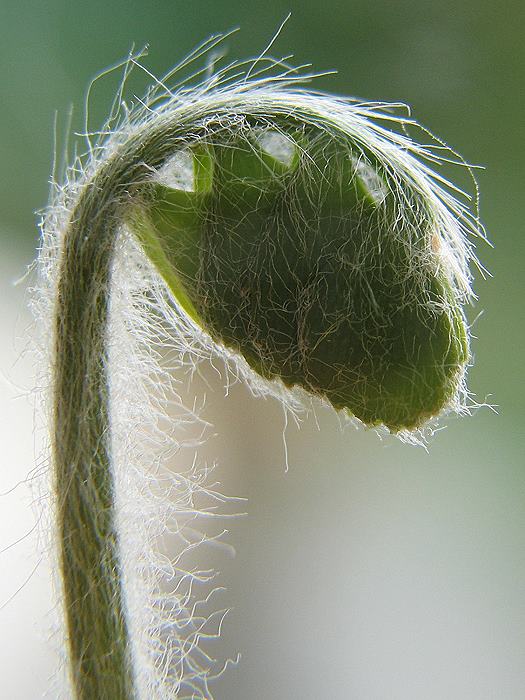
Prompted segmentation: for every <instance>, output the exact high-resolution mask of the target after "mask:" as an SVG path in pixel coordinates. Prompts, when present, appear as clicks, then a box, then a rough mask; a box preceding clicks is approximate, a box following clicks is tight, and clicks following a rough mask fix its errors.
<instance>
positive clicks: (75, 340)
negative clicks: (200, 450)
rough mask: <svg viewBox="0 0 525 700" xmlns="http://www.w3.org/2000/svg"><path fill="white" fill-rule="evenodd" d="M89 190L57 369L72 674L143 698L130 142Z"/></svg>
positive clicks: (59, 334) (61, 528) (98, 687)
mask: <svg viewBox="0 0 525 700" xmlns="http://www.w3.org/2000/svg"><path fill="white" fill-rule="evenodd" d="M121 151H123V152H121V153H118V154H116V155H115V156H113V157H112V158H111V159H110V160H109V161H107V162H106V164H105V165H104V166H103V167H102V168H101V170H100V171H99V173H98V174H96V175H95V177H94V178H93V179H92V180H91V181H90V182H89V183H88V184H87V185H86V187H85V188H84V190H83V192H82V194H81V196H80V199H79V201H78V204H77V206H76V208H75V210H74V211H73V214H72V216H71V220H70V223H69V226H68V229H67V231H66V234H65V240H64V247H63V252H62V261H61V268H60V273H59V282H58V291H57V305H56V319H55V334H56V335H55V352H56V355H55V357H56V364H55V368H54V380H55V383H54V441H53V447H54V468H55V488H56V495H57V515H58V535H59V542H60V558H61V567H62V578H63V592H64V598H65V600H64V604H65V605H64V607H65V613H66V620H67V634H68V641H69V650H70V671H71V676H72V683H73V688H74V691H75V694H76V697H77V699H78V700H131V699H133V698H135V697H136V692H135V690H134V682H133V674H132V670H131V652H130V644H129V635H128V630H127V624H126V615H125V609H124V608H125V602H124V595H123V590H122V571H121V563H120V561H119V542H118V533H117V530H116V524H115V485H114V475H113V470H112V465H111V422H110V407H109V383H108V348H107V330H108V314H109V292H110V281H111V268H112V260H113V254H114V248H115V239H116V232H117V230H118V225H119V216H118V214H119V211H120V209H121V206H122V203H123V202H124V201H125V199H126V198H127V196H128V195H127V192H126V188H125V187H124V186H123V185H122V184H120V183H123V182H130V181H133V180H137V179H138V178H140V176H141V173H142V177H144V174H143V173H144V165H143V164H142V163H141V162H140V161H139V152H140V149H139V148H137V144H136V143H133V142H132V143H131V144H128V146H127V147H126V148H125V149H121Z"/></svg>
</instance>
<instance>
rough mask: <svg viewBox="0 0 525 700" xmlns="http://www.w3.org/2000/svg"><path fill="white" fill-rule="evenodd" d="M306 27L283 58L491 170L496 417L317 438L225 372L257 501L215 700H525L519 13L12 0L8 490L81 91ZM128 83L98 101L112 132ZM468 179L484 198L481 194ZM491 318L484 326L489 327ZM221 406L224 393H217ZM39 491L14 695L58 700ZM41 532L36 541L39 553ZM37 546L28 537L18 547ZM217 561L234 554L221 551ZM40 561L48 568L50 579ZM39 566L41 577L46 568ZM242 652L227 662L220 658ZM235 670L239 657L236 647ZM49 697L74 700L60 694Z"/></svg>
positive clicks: (246, 480) (229, 431) (210, 410)
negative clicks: (57, 169) (40, 240)
mask: <svg viewBox="0 0 525 700" xmlns="http://www.w3.org/2000/svg"><path fill="white" fill-rule="evenodd" d="M289 10H292V13H293V14H292V18H291V20H290V21H289V22H288V24H287V26H286V28H285V30H284V32H283V34H282V35H281V37H280V38H279V39H278V41H277V42H276V45H275V47H274V49H273V53H274V54H280V55H283V54H288V53H294V54H295V61H296V62H298V63H303V62H312V63H313V65H314V67H315V68H316V69H319V70H325V69H332V68H336V69H337V70H338V74H337V75H336V76H333V77H330V78H328V77H327V78H322V79H320V80H319V81H318V83H317V87H319V88H323V89H326V90H329V91H333V92H339V93H345V94H354V95H358V96H362V97H366V98H370V99H379V100H396V101H397V100H402V101H405V102H407V103H408V104H410V105H411V106H412V107H413V112H414V115H415V116H416V117H417V118H418V119H419V120H420V121H421V122H422V123H423V124H424V125H425V126H427V127H428V128H430V129H431V130H432V131H434V132H436V133H437V134H438V135H439V136H440V137H442V138H443V139H444V140H445V141H446V142H447V143H449V144H450V145H451V146H453V147H454V148H455V149H457V150H458V151H459V152H460V153H461V154H462V155H463V156H464V157H465V158H466V159H467V160H469V161H471V162H475V163H480V164H482V165H484V166H485V167H486V171H480V172H479V174H478V179H479V183H480V187H481V193H482V199H481V207H482V208H481V212H482V218H483V221H484V222H485V224H486V226H487V229H488V231H489V235H490V238H491V240H492V241H493V242H494V244H495V249H494V250H491V249H490V248H489V247H488V246H487V245H484V244H482V245H480V247H479V255H480V257H481V258H482V260H483V262H484V263H485V265H486V267H487V268H488V269H489V270H490V271H491V272H492V273H493V275H494V278H493V279H492V280H490V281H489V282H485V281H483V280H481V279H477V281H476V291H477V293H478V295H479V297H480V300H479V303H478V304H477V305H476V307H475V308H473V309H471V311H470V319H471V320H472V321H475V325H474V333H475V335H476V336H477V337H478V338H479V339H477V340H475V342H474V348H473V349H474V354H475V361H476V364H475V367H474V368H473V369H472V371H471V374H470V377H471V388H472V390H473V391H474V392H475V394H476V396H477V399H478V400H479V401H484V400H485V399H487V400H488V401H489V402H492V403H494V404H497V405H498V415H495V414H494V413H493V412H492V411H490V410H489V409H482V410H480V411H478V412H476V413H475V415H474V416H472V417H471V418H465V419H451V420H449V421H448V426H447V427H446V429H445V430H443V431H441V432H439V433H438V434H437V435H436V436H435V437H434V439H433V440H432V442H431V445H430V449H429V453H428V454H427V453H425V451H424V450H423V449H420V448H414V447H409V446H405V445H402V444H400V443H399V442H397V441H395V440H394V439H386V440H384V441H382V442H381V441H379V440H378V438H377V436H376V435H375V434H374V433H373V432H364V431H360V432H356V431H354V430H345V431H343V432H342V431H341V430H340V428H339V425H338V423H337V420H336V419H335V418H334V417H333V416H331V415H330V412H329V411H326V410H320V411H319V413H318V419H319V424H320V429H318V428H317V425H316V422H315V420H314V419H313V418H310V419H308V420H307V421H306V422H305V424H304V425H303V427H302V429H301V430H300V431H297V430H296V428H295V427H294V426H290V427H289V428H288V430H287V433H286V436H287V445H288V460H289V467H290V468H289V471H288V472H287V473H285V455H284V448H283V440H282V430H283V414H282V411H281V409H280V408H279V407H278V406H277V405H276V404H275V403H272V402H264V401H256V400H254V399H252V398H251V397H250V396H249V394H248V392H247V391H246V390H245V389H243V387H241V386H237V387H234V388H233V390H232V391H231V393H230V396H229V397H228V399H227V400H225V399H224V397H223V393H224V392H223V390H222V385H221V384H220V383H219V382H218V380H217V378H216V375H214V374H213V373H210V375H209V377H208V380H209V382H210V383H211V389H207V393H208V405H207V409H206V415H207V417H208V418H209V419H210V420H211V421H212V422H213V423H214V424H215V427H216V430H217V432H218V433H219V435H220V436H221V438H220V439H219V438H218V439H217V440H215V441H213V442H212V443H210V447H209V449H210V454H213V455H216V456H217V457H218V459H219V467H218V470H217V478H218V479H220V480H221V481H222V482H223V483H224V488H225V490H226V491H228V492H230V493H235V494H236V495H241V496H246V497H247V498H248V502H247V504H246V510H247V512H248V517H247V518H245V519H244V520H239V521H236V522H232V523H231V524H230V525H231V528H230V529H231V533H230V536H229V542H231V544H233V545H234V547H235V549H236V552H237V554H236V557H235V558H232V559H228V558H224V557H223V558H222V559H221V560H220V568H221V570H222V574H221V578H220V583H221V584H224V585H226V586H227V587H228V589H229V591H228V593H226V594H225V598H224V603H225V604H226V605H228V606H231V607H233V610H232V612H231V613H230V615H229V616H228V618H227V620H226V622H225V625H224V637H223V641H222V642H221V644H222V645H223V649H224V651H225V653H226V654H232V655H235V653H236V652H237V651H240V652H241V653H242V660H241V662H240V664H239V665H238V666H237V667H236V668H234V669H230V670H229V671H228V673H227V674H226V675H225V676H224V677H223V678H222V679H220V680H219V681H217V683H216V684H215V691H216V699H217V700H284V699H286V700H319V699H320V698H330V699H331V700H347V699H348V698H351V699H352V700H421V699H425V700H444V699H447V700H489V699H490V700H495V699H497V700H522V699H523V697H525V695H524V690H523V689H524V688H525V534H524V533H525V464H524V462H525V460H524V452H525V451H524V427H523V425H524V418H525V411H524V408H523V401H524V399H523V397H524V395H525V386H524V381H523V370H522V362H523V351H522V347H523V343H524V341H525V332H524V330H523V298H524V297H523V292H524V288H523V263H524V247H525V236H524V230H523V223H522V222H523V213H522V211H521V206H522V201H523V186H524V181H525V180H524V175H525V168H524V165H523V164H524V161H525V121H524V119H523V114H524V113H525V104H524V103H525V91H524V90H523V84H524V70H523V66H524V59H525V42H524V41H523V26H525V5H523V3H522V2H518V0H511V1H509V2H507V3H505V4H504V5H503V4H501V3H497V2H495V1H494V0H491V1H488V0H481V1H480V0H476V2H474V0H467V1H466V2H462V3H457V2H452V1H447V2H435V1H434V0H420V1H416V0H400V1H399V2H390V1H389V0H369V1H368V2H356V1H355V0H346V1H345V2H336V1H335V0H324V1H323V2H320V1H319V0H317V1H316V2H314V1H310V0H308V1H302V2H300V1H299V0H293V1H292V0H289V1H288V2H283V1H282V0H267V2H264V3H262V4H255V3H252V4H250V3H245V2H240V1H233V0H213V1H211V0H210V1H209V2H199V1H198V0H196V1H195V2H193V3H182V2H179V1H177V0H172V1H170V0H155V1H154V2H138V0H126V1H124V0H119V1H114V2H107V0H104V1H102V0H92V1H91V2H89V3H84V2H80V1H79V0H47V2H45V3H42V2H37V1H36V0H25V1H24V2H19V1H18V2H15V1H14V0H2V3H1V5H0V26H1V27H2V30H3V31H2V42H1V43H0V57H1V65H2V71H1V72H0V88H1V94H2V109H1V110H0V143H1V154H2V160H1V167H2V188H1V191H0V199H1V203H0V235H1V236H2V239H1V240H2V256H1V259H0V284H1V291H0V322H1V331H0V332H1V333H2V339H1V343H0V362H1V365H0V367H1V374H0V406H1V414H0V429H1V435H2V455H3V458H4V464H3V467H2V469H1V470H0V491H2V492H6V491H8V490H9V489H11V488H12V487H13V486H15V485H16V484H17V482H19V481H21V480H24V479H25V478H26V477H27V476H28V474H29V473H30V472H31V471H32V470H33V469H34V467H35V463H36V459H37V457H38V454H39V448H38V435H37V436H36V437H35V435H34V431H33V427H32V420H33V416H32V408H31V401H30V400H29V399H28V398H27V396H26V393H27V391H28V390H29V389H31V386H32V379H31V378H30V377H31V371H32V367H31V361H30V359H29V358H27V357H25V356H22V357H20V355H21V353H22V351H23V349H24V347H25V346H26V344H27V335H26V327H27V325H28V313H27V311H26V308H25V303H26V301H25V294H26V293H25V290H24V286H23V285H22V286H18V287H15V286H13V281H14V280H16V279H17V278H19V277H20V276H21V275H22V274H23V273H24V269H25V266H26V265H27V264H28V263H29V262H30V261H31V259H32V258H33V256H34V250H35V248H36V245H37V230H36V224H35V222H36V217H35V214H34V212H35V210H37V209H38V208H40V207H42V206H43V205H45V203H46V200H47V190H48V185H47V181H48V178H49V173H50V168H51V161H52V157H53V151H54V145H53V119H54V112H55V110H57V111H58V114H59V129H58V130H59V133H60V134H62V133H63V131H64V128H65V122H66V115H67V112H68V109H69V105H70V104H71V103H73V104H74V105H75V106H76V111H75V114H74V117H73V126H74V128H75V129H77V130H81V129H82V111H83V97H84V91H85V88H86V86H87V84H88V81H89V80H90V78H91V77H92V76H93V75H94V74H95V73H97V72H98V71H99V70H100V69H101V68H103V67H105V66H108V65H110V64H113V63H115V62H116V61H117V60H119V59H121V58H123V57H124V56H125V55H126V54H127V53H128V51H129V49H130V48H131V47H132V45H135V47H136V48H138V47H142V46H143V45H144V44H146V43H148V44H149V45H150V56H149V57H148V59H147V60H146V63H147V66H148V68H149V69H150V70H151V71H153V72H154V73H157V74H161V73H163V72H164V71H165V70H166V69H167V68H168V67H170V66H171V65H173V64H174V63H175V62H177V61H178V60H179V59H181V58H182V57H183V56H184V55H185V54H186V53H188V51H189V50H191V48H192V47H193V46H194V45H195V44H196V43H198V42H200V41H201V40H202V39H204V38H205V37H207V36H208V35H210V34H211V33H214V32H217V31H221V30H227V29H230V28H232V27H235V26H239V27H240V28H241V31H240V32H239V33H238V34H237V35H236V36H235V37H234V38H232V39H231V40H229V41H228V48H229V50H230V54H229V55H230V56H231V57H232V58H239V57H246V56H255V55H257V54H259V53H260V52H261V51H262V49H263V48H264V47H265V45H266V44H267V42H268V41H269V39H270V38H271V36H272V35H273V34H274V32H275V30H276V28H277V27H278V26H279V24H280V23H281V21H282V20H283V19H284V17H285V16H286V15H287V13H288V11H289ZM115 87H116V85H115V82H114V81H113V82H112V81H111V79H110V80H108V81H106V82H103V83H100V85H99V86H97V88H96V90H95V92H94V95H93V99H92V102H91V118H92V125H93V126H95V125H99V124H100V123H101V121H102V119H103V117H104V116H105V114H106V113H107V110H108V107H109V101H110V98H111V96H112V94H113V91H114V90H115ZM462 182H463V181H462ZM481 312H483V313H482V315H481V316H480V313H481ZM197 390H204V387H203V386H202V387H197ZM31 498H32V496H31V494H30V492H29V491H28V489H27V486H26V485H24V484H22V485H20V486H18V487H17V488H16V489H15V490H14V491H12V492H10V493H9V494H8V495H4V496H2V497H1V499H0V549H2V548H4V547H7V546H9V545H13V546H11V547H10V549H8V550H6V551H3V552H2V553H1V554H0V566H1V570H2V576H1V577H0V606H2V605H4V606H3V607H2V608H1V609H0V630H1V632H0V672H1V679H2V680H1V684H0V686H1V689H2V690H1V691H0V695H1V696H2V697H5V698H6V699H9V700H32V699H33V698H39V697H42V696H43V695H44V693H45V692H46V690H48V691H49V688H51V687H52V684H53V681H52V676H53V673H54V668H55V666H56V657H55V652H54V645H55V642H54V641H53V639H52V638H51V632H50V631H49V620H50V615H49V613H50V611H52V609H53V605H54V603H53V600H52V596H51V593H50V586H49V583H48V582H49V579H50V575H49V572H48V571H47V570H46V567H45V565H40V566H38V562H39V559H40V552H39V544H38V540H37V538H36V535H35V533H34V532H31V530H32V528H33V524H34V510H33V509H32V506H31ZM26 534H27V537H24V536H25V535H26ZM20 538H22V539H21V541H20V542H19V543H17V541H18V540H19V539H20ZM219 558H220V557H219ZM35 567H36V568H35ZM33 572H34V573H33ZM221 648H222V647H221ZM217 652H218V653H219V654H220V650H219V649H217ZM48 697H51V698H52V697H53V696H52V694H50V695H48Z"/></svg>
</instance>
